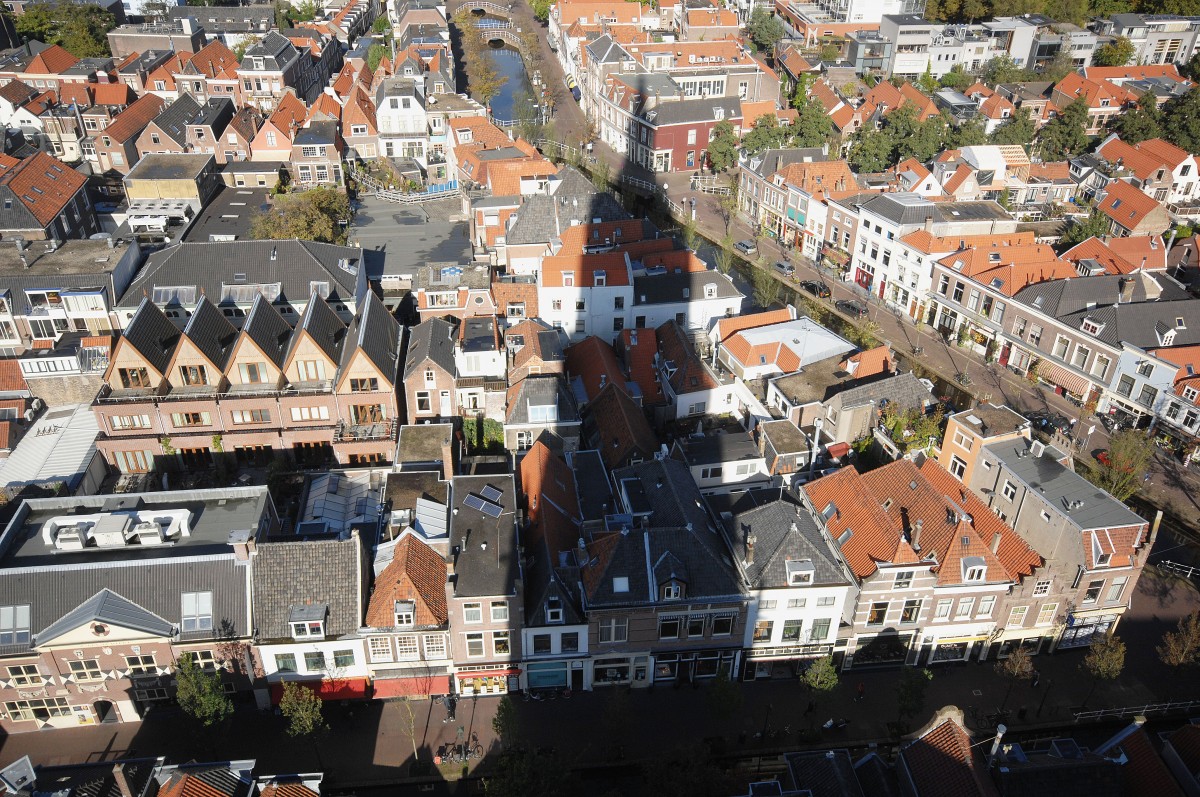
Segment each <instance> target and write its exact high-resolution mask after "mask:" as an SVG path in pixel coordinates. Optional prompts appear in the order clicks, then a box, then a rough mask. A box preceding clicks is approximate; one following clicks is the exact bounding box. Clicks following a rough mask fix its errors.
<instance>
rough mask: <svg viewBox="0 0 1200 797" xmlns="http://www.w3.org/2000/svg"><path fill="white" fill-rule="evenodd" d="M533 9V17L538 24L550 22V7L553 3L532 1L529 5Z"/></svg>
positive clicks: (547, 0)
mask: <svg viewBox="0 0 1200 797" xmlns="http://www.w3.org/2000/svg"><path fill="white" fill-rule="evenodd" d="M529 5H530V8H532V9H533V16H534V18H535V19H537V21H538V22H542V23H545V22H548V21H549V20H550V6H551V5H553V3H551V2H550V0H532V2H531V3H530V4H529Z"/></svg>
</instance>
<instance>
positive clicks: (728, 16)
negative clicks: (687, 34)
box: [687, 7, 740, 28]
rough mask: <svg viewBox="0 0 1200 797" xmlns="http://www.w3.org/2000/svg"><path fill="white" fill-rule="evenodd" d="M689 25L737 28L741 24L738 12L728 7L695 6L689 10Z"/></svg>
mask: <svg viewBox="0 0 1200 797" xmlns="http://www.w3.org/2000/svg"><path fill="white" fill-rule="evenodd" d="M687 24H688V26H689V27H693V26H694V27H698V28H700V27H703V28H718V27H719V28H736V27H738V26H739V24H740V23H739V22H738V18H737V14H735V13H733V12H732V11H730V10H729V9H727V8H711V7H710V8H695V9H691V10H689V11H688V12H687Z"/></svg>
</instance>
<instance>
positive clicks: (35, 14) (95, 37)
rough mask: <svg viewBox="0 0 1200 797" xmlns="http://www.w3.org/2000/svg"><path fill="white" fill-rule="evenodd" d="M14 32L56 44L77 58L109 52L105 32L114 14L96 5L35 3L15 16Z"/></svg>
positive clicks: (94, 56)
mask: <svg viewBox="0 0 1200 797" xmlns="http://www.w3.org/2000/svg"><path fill="white" fill-rule="evenodd" d="M14 24H15V26H16V29H17V33H18V34H20V35H21V36H23V37H25V38H28V39H37V40H38V41H43V42H45V43H46V44H57V45H59V46H60V47H62V48H64V49H66V50H67V51H68V52H70V53H71V54H72V55H74V56H76V57H77V58H98V57H103V56H107V55H109V49H108V32H109V31H110V30H112V29H113V28H114V27H116V24H117V23H116V18H115V17H114V16H113V15H112V14H110V13H109V12H108V11H106V10H104V9H103V8H101V7H100V6H98V5H95V4H87V5H72V4H69V3H64V4H61V5H51V4H49V3H34V4H32V5H29V6H26V7H25V12H24V13H22V14H21V15H20V16H19V17H17V18H16V19H15V20H14Z"/></svg>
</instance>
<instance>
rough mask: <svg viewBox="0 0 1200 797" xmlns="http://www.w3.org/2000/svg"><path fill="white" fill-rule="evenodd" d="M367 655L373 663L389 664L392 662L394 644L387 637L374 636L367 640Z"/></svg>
mask: <svg viewBox="0 0 1200 797" xmlns="http://www.w3.org/2000/svg"><path fill="white" fill-rule="evenodd" d="M367 655H368V656H370V657H371V661H372V663H380V662H389V661H391V660H392V642H391V640H389V639H388V638H387V637H385V636H373V637H370V638H368V639H367Z"/></svg>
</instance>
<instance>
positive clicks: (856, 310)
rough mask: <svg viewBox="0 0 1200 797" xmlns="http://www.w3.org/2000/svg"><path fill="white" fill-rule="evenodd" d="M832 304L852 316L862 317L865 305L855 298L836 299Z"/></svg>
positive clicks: (865, 312)
mask: <svg viewBox="0 0 1200 797" xmlns="http://www.w3.org/2000/svg"><path fill="white" fill-rule="evenodd" d="M833 306H834V307H836V308H837V309H839V310H841V311H842V312H843V313H845V314H846V315H848V316H850V317H852V318H864V317H866V315H867V306H866V305H865V304H863V303H862V302H860V301H858V300H857V299H838V300H837V301H836V302H834V303H833Z"/></svg>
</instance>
